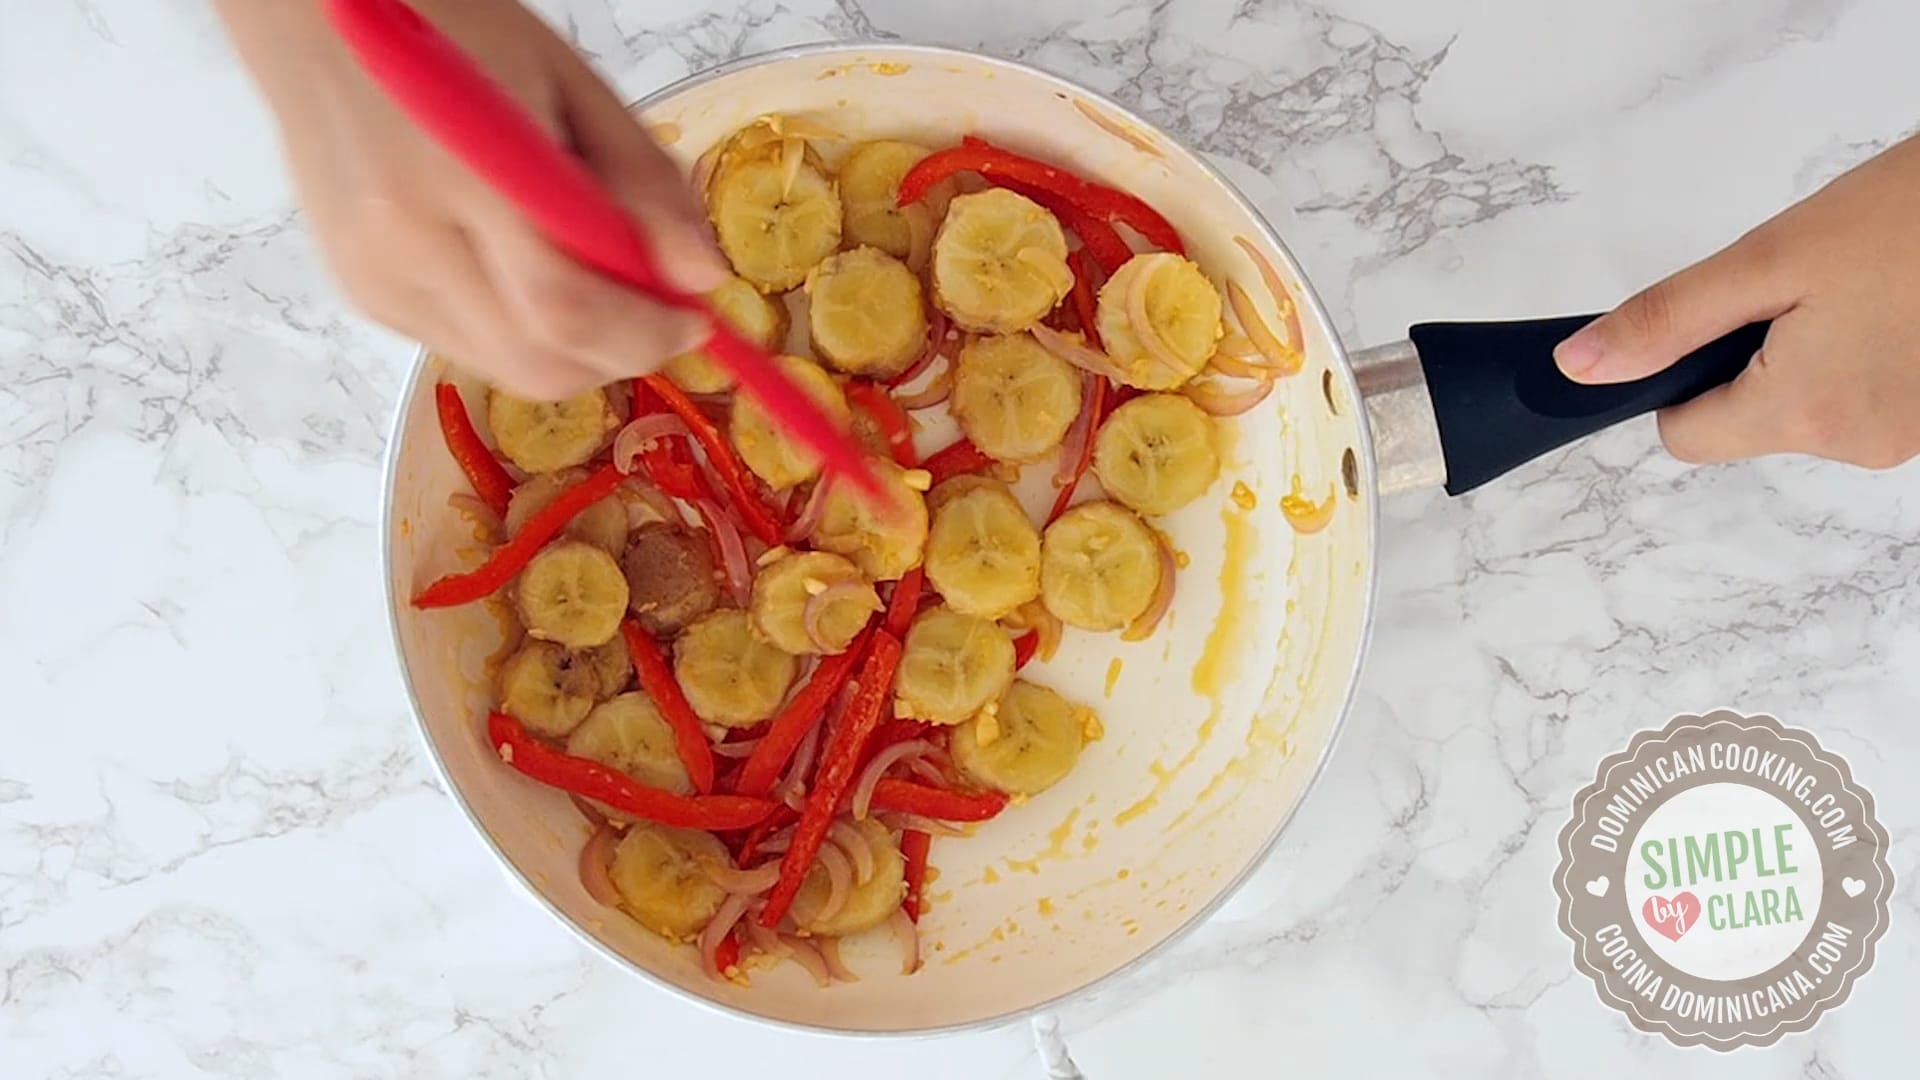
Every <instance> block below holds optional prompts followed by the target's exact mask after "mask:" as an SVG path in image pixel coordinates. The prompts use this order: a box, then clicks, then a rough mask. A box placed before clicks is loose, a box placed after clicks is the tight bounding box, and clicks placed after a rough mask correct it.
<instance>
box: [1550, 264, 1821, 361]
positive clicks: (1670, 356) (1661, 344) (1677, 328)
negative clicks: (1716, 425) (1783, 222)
mask: <svg viewBox="0 0 1920 1080" xmlns="http://www.w3.org/2000/svg"><path fill="white" fill-rule="evenodd" d="M1756 237H1757V234H1755V233H1748V234H1747V235H1746V236H1743V237H1741V238H1740V239H1739V240H1737V241H1735V242H1734V243H1733V244H1732V245H1730V246H1728V247H1727V248H1725V249H1723V250H1721V251H1720V252H1718V253H1716V254H1714V255H1712V256H1710V257H1708V258H1707V259H1705V260H1703V261H1701V262H1698V263H1695V264H1694V265H1692V266H1689V267H1687V268H1686V269H1685V270H1682V271H1680V272H1679V273H1677V274H1675V275H1673V276H1672V277H1670V278H1667V279H1666V280H1665V281H1661V282H1657V283H1656V284H1654V285H1652V286H1651V287H1649V288H1647V289H1644V290H1642V291H1640V292H1639V293H1636V294H1634V295H1633V296H1631V297H1629V298H1628V299H1627V301H1626V302H1625V303H1623V304H1621V305H1620V306H1619V307H1617V308H1614V309H1613V310H1612V311H1610V312H1608V313H1607V314H1605V315H1602V316H1600V317H1599V318H1598V319H1595V320H1594V321H1592V322H1590V323H1588V324H1587V325H1586V326H1583V327H1581V328H1580V329H1579V330H1578V331H1575V333H1574V334H1573V336H1572V337H1569V338H1568V339H1567V340H1565V341H1563V342H1561V343H1560V346H1559V347H1558V348H1556V349H1555V350H1554V351H1553V357H1554V360H1555V361H1557V362H1558V363H1559V365H1560V370H1561V371H1562V372H1564V373H1565V374H1566V376H1567V378H1569V379H1572V380H1574V381H1575V382H1583V383H1616V382H1630V381H1632V380H1634V379H1642V378H1645V377H1647V376H1648V375H1652V374H1653V373H1655V372H1657V371H1661V370H1664V369H1665V368H1667V367H1668V366H1670V365H1672V364H1673V362H1674V361H1676V360H1678V359H1680V358H1681V357H1683V356H1685V355H1687V354H1688V353H1690V352H1692V351H1693V350H1695V349H1698V348H1700V347H1701V346H1702V345H1705V344H1707V343H1708V342H1710V341H1713V340H1714V339H1715V338H1719V337H1721V336H1723V335H1726V334H1730V333H1732V332H1733V331H1735V330H1738V329H1739V328H1740V327H1742V326H1745V325H1747V324H1748V323H1751V322H1757V321H1759V320H1761V319H1769V318H1773V317H1774V316H1776V315H1778V314H1780V313H1781V312H1784V311H1786V310H1787V309H1788V308H1789V307H1791V306H1792V298H1791V297H1790V296H1789V295H1788V289H1787V287H1786V285H1785V283H1784V282H1783V281H1782V280H1781V274H1780V272H1779V271H1778V270H1777V269H1776V260H1774V259H1773V258H1772V257H1771V256H1769V255H1768V254H1767V249H1768V247H1769V241H1766V240H1760V239H1757V238H1756Z"/></svg>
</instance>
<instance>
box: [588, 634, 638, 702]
mask: <svg viewBox="0 0 1920 1080" xmlns="http://www.w3.org/2000/svg"><path fill="white" fill-rule="evenodd" d="M577 655H578V656H579V657H580V659H583V660H585V661H586V663H587V666H588V667H589V668H592V669H593V677H594V679H595V680H597V689H596V690H595V691H594V696H595V697H597V698H599V699H600V700H601V701H605V700H607V699H608V698H610V697H613V696H614V695H615V694H619V693H622V692H624V691H625V690H626V689H627V687H628V686H629V685H630V684H631V683H632V682H633V654H631V653H629V652H627V639H626V638H624V637H622V636H621V635H619V634H615V635H613V637H612V638H610V639H609V640H608V641H607V643H606V644H605V645H595V646H594V647H593V648H591V649H587V650H585V651H584V652H581V653H579V654H577Z"/></svg>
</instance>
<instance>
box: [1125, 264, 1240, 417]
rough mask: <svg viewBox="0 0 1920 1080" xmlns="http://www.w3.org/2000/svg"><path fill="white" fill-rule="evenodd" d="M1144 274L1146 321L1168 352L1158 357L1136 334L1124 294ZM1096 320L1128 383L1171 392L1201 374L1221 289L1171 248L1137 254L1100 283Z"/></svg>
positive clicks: (1216, 326) (1213, 341)
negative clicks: (1105, 280)
mask: <svg viewBox="0 0 1920 1080" xmlns="http://www.w3.org/2000/svg"><path fill="white" fill-rule="evenodd" d="M1141 275H1147V286H1146V289H1147V292H1146V296H1145V297H1144V300H1145V307H1146V316H1147V321H1148V322H1149V323H1150V324H1152V326H1153V329H1154V330H1155V332H1157V333H1158V334H1159V337H1160V340H1161V342H1162V343H1163V344H1164V345H1165V346H1166V348H1167V351H1168V353H1169V354H1170V356H1169V357H1168V358H1165V359H1162V358H1160V357H1156V356H1155V355H1153V354H1152V353H1150V352H1149V351H1148V350H1147V347H1146V345H1144V344H1142V343H1141V341H1140V337H1139V335H1138V334H1136V333H1134V330H1133V320H1132V319H1131V318H1129V317H1128V315H1127V305H1128V293H1129V292H1130V291H1131V290H1132V289H1133V287H1134V283H1135V282H1136V281H1137V280H1139V278H1140V276H1141ZM1094 321H1096V322H1098V323H1099V324H1100V340H1101V342H1102V344H1104V345H1106V347H1107V355H1108V356H1110V357H1112V358H1113V360H1114V362H1115V364H1117V365H1118V366H1119V368H1120V370H1121V372H1122V373H1123V374H1124V375H1125V377H1126V382H1127V384H1128V385H1130V386H1137V387H1140V388H1141V389H1143V390H1172V389H1174V388H1176V387H1178V386H1180V385H1181V384H1182V383H1185V382H1186V381H1187V380H1188V379H1191V378H1193V377H1194V376H1195V375H1198V374H1199V373H1200V369H1202V368H1204V367H1206V366H1207V359H1208V358H1209V357H1211V356H1212V355H1213V350H1214V346H1215V345H1217V344H1218V343H1219V341H1220V334H1221V328H1220V290H1219V289H1216V288H1214V287H1213V282H1211V281H1209V280H1208V279H1207V275H1206V274H1204V273H1202V272H1201V270H1200V268H1199V267H1198V266H1196V265H1194V264H1193V263H1191V262H1189V261H1187V260H1186V259H1183V258H1181V257H1180V256H1178V255H1175V254H1173V253H1171V252H1165V251H1160V252H1153V253H1150V254H1146V255H1135V256H1134V257H1133V258H1131V259H1128V260H1127V261H1126V264H1125V265H1123V266H1121V267H1120V269H1118V270H1116V271H1114V274H1113V276H1112V277H1111V278H1108V279H1107V283H1106V284H1105V285H1102V286H1101V287H1100V306H1099V310H1098V313H1097V314H1096V315H1095V316H1094Z"/></svg>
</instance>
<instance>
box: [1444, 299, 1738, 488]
mask: <svg viewBox="0 0 1920 1080" xmlns="http://www.w3.org/2000/svg"><path fill="white" fill-rule="evenodd" d="M1598 317H1599V316H1597V315H1569V316H1565V317H1562V318H1555V319H1526V320H1521V321H1517V322H1480V323H1421V324H1420V325H1418V326H1415V327H1413V328H1412V329H1410V330H1408V331H1407V337H1408V338H1409V339H1410V340H1411V341H1412V342H1413V346H1414V348H1415V350H1417V351H1418V352H1419V354H1420V366H1421V367H1422V368H1423V369H1424V371H1425V375H1426V384H1427V392H1428V394H1429V395H1431V397H1432V399H1433V418H1434V422H1435V423H1436V424H1437V425H1438V427H1439V436H1440V449H1441V452H1442V454H1443V455H1444V456H1445V458H1446V473H1447V483H1446V489H1447V494H1449V495H1460V494H1463V493H1465V492H1468V491H1472V490H1473V489H1474V488H1477V487H1479V486H1480V485H1481V484H1484V483H1486V482H1487V481H1489V480H1492V479H1494V478H1495V477H1498V476H1501V475H1504V474H1505V473H1507V472H1510V471H1512V470H1513V469H1515V468H1518V467H1519V466H1521V465H1524V464H1526V463H1527V462H1529V461H1532V460H1533V459H1534V458H1537V457H1539V456H1540V455H1541V454H1544V453H1546V452H1547V451H1549V450H1554V449H1557V448H1559V447H1562V446H1565V445H1567V444H1568V443H1570V442H1573V441H1574V440H1576V439H1580V438H1584V437H1586V436H1588V435H1591V434H1593V433H1594V432H1596V431H1599V430H1600V429H1602V428H1606V427H1612V426H1613V425H1614V424H1617V423H1619V422H1621V421H1622V420H1627V419H1630V418H1632V417H1635V416H1639V415H1641V414H1642V413H1648V412H1653V411H1654V410H1656V409H1664V408H1666V407H1667V406H1669V405H1678V404H1680V403H1681V402H1683V401H1689V400H1692V399H1693V398H1695V397H1697V396H1699V395H1700V394H1702V393H1704V392H1705V391H1707V390H1710V389H1712V388H1714V387H1716V386H1719V385H1721V384H1723V383H1728V382H1731V381H1733V378H1734V376H1736V375H1738V374H1740V372H1742V371H1744V370H1746V366H1747V363H1748V362H1749V361H1751V360H1752V359H1753V356H1754V354H1755V353H1757V352H1759V351H1760V345H1761V342H1763V341H1764V340H1765V339H1766V336H1767V327H1768V326H1769V325H1770V324H1768V323H1764V322H1761V323H1753V324H1751V325H1749V326H1743V327H1741V328H1740V329H1738V330H1735V331H1734V332H1733V333H1731V334H1728V335H1727V336H1726V337H1723V338H1721V339H1719V340H1718V341H1714V342H1712V343H1710V344H1708V345H1706V346H1704V347H1702V348H1700V349H1697V350H1695V351H1693V352H1691V353H1688V354H1687V355H1686V356H1685V357H1683V358H1682V359H1681V360H1680V362H1679V363H1676V364H1674V365H1673V366H1672V367H1670V368H1667V369H1666V370H1665V371H1662V372H1659V373H1657V374H1654V375H1649V376H1648V377H1646V378H1644V379H1640V380H1638V381H1636V382H1628V383H1612V384H1608V385H1604V386H1593V385H1587V384H1584V383H1577V382H1574V381H1573V380H1571V379H1569V378H1567V377H1566V376H1565V375H1562V374H1561V373H1560V369H1559V367H1557V366H1556V365H1555V364H1554V362H1553V349H1554V346H1556V345H1558V344H1560V342H1562V341H1564V340H1566V338H1567V337H1568V335H1570V334H1572V333H1573V332H1574V331H1575V330H1578V329H1580V328H1581V327H1582V326H1585V325H1586V324H1588V323H1590V322H1592V321H1593V320H1594V319H1596V318H1598Z"/></svg>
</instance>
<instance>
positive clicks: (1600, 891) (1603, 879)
mask: <svg viewBox="0 0 1920 1080" xmlns="http://www.w3.org/2000/svg"><path fill="white" fill-rule="evenodd" d="M1611 884H1613V882H1611V881H1608V880H1607V875H1605V874H1601V875H1600V876H1599V877H1597V878H1594V879H1593V880H1592V881H1589V882H1587V895H1588V896H1605V895H1607V886H1609V885H1611Z"/></svg>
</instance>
